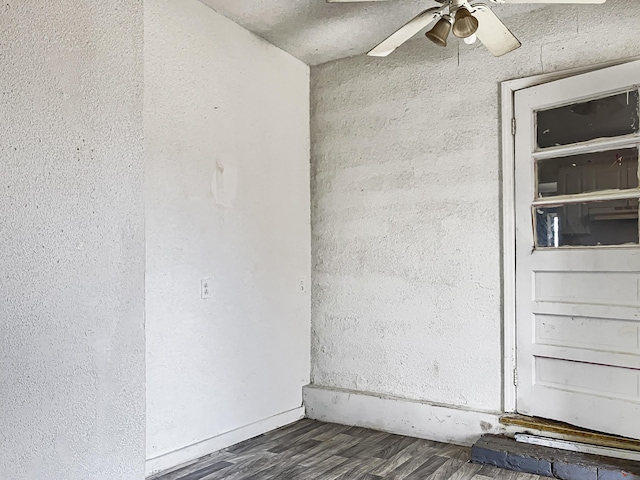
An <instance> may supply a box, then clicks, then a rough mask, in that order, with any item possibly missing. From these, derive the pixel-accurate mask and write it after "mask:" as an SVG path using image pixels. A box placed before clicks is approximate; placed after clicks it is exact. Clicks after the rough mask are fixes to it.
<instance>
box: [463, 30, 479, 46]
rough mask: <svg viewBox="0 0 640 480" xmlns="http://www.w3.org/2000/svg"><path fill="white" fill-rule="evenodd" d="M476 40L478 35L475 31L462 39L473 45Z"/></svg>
mask: <svg viewBox="0 0 640 480" xmlns="http://www.w3.org/2000/svg"><path fill="white" fill-rule="evenodd" d="M477 41H478V36H477V35H476V34H475V33H474V34H473V35H471V36H469V37H467V38H465V39H464V43H466V44H467V45H473V44H474V43H476V42H477Z"/></svg>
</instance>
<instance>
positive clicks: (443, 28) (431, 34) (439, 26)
mask: <svg viewBox="0 0 640 480" xmlns="http://www.w3.org/2000/svg"><path fill="white" fill-rule="evenodd" d="M449 33H451V17H450V16H449V15H445V16H443V17H442V18H441V19H440V20H438V22H437V23H436V24H435V26H434V27H433V28H432V29H431V30H429V31H428V32H427V33H426V37H427V38H428V39H429V40H431V41H432V42H433V43H435V44H436V45H440V46H441V47H446V46H447V38H448V37H449Z"/></svg>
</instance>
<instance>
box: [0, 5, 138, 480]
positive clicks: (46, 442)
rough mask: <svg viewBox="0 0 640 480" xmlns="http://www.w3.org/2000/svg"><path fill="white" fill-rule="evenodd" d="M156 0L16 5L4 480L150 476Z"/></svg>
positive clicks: (8, 145) (8, 77)
mask: <svg viewBox="0 0 640 480" xmlns="http://www.w3.org/2000/svg"><path fill="white" fill-rule="evenodd" d="M142 27H143V23H142V2H141V1H138V0H134V1H126V2H125V1H119V2H116V4H114V2H93V1H78V0H61V1H57V2H42V1H40V0H20V1H13V0H7V1H5V2H3V3H2V5H1V6H0V32H2V33H1V39H0V43H1V47H0V65H2V67H1V68H0V91H1V94H0V110H1V111H2V116H3V118H2V123H1V125H0V130H1V133H0V157H1V159H2V160H1V161H0V179H1V181H2V183H1V185H0V215H1V216H2V222H0V245H1V246H2V248H1V253H0V339H1V341H0V365H1V368H0V404H1V405H2V407H1V410H2V413H1V414H0V452H1V453H0V477H1V478H3V479H10V480H22V479H24V480H27V479H28V480H33V479H38V480H90V479H101V480H104V479H109V480H134V479H142V478H144V382H145V373H144V205H143V143H142V136H143V134H142V103H143V90H142V77H143V67H142V54H143V46H142V42H143V29H142Z"/></svg>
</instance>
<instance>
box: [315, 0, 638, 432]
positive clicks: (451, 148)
mask: <svg viewBox="0 0 640 480" xmlns="http://www.w3.org/2000/svg"><path fill="white" fill-rule="evenodd" d="M496 11H497V12H498V13H499V14H500V15H501V16H502V17H503V18H504V20H505V21H506V23H507V24H508V25H509V26H510V28H511V29H512V30H513V31H514V32H515V33H516V34H517V35H518V37H519V38H520V40H522V42H523V47H522V48H521V49H520V50H518V51H516V52H514V53H511V54H509V55H507V56H505V57H502V58H494V57H492V56H491V55H490V54H489V53H488V52H487V51H486V50H485V49H484V47H482V46H481V45H480V44H478V45H475V46H467V45H465V44H464V43H462V42H458V41H456V40H453V39H452V40H451V42H450V44H449V46H448V47H447V48H444V49H440V48H438V47H436V46H435V45H433V44H431V43H429V42H428V41H427V40H426V39H425V38H424V36H420V38H417V39H416V40H414V41H412V42H410V43H408V44H406V45H404V46H403V47H401V48H400V49H399V50H397V51H396V52H395V53H393V54H392V55H391V56H389V57H387V58H385V59H374V58H369V57H365V56H360V57H356V58H350V59H344V60H340V61H336V62H332V63H328V64H325V65H322V66H319V67H317V68H313V69H312V110H313V114H312V252H313V272H314V281H313V298H312V312H313V313H312V382H313V383H314V384H316V385H318V386H327V387H333V388H338V389H349V390H354V391H360V392H371V393H376V394H383V395H392V396H396V397H401V398H407V399H414V400H420V401H426V402H434V403H442V404H448V405H455V406H456V407H465V408H469V409H475V410H488V411H499V410H500V409H501V384H502V381H501V369H502V360H501V359H502V354H501V315H502V314H501V245H500V243H501V230H500V228H501V227H500V215H501V203H500V202H501V200H500V190H501V187H500V118H499V115H500V111H499V82H501V81H503V80H507V79H512V78H518V77H525V76H530V75H535V74H539V73H543V72H550V71H555V70H561V69H567V68H571V67H577V66H587V65H590V64H594V63H597V62H603V61H609V60H613V59H618V58H624V57H629V56H634V55H640V29H638V22H639V20H640V3H639V2H628V1H622V0H609V1H608V2H607V3H606V4H605V5H591V6H584V5H583V6H546V7H542V6H535V7H534V6H504V7H500V8H496ZM326 408H327V409H331V408H332V407H331V405H328V406H327V407H326ZM325 413H326V412H325ZM367 415H368V413H367V412H366V411H360V417H361V418H363V417H367ZM327 418H330V417H327ZM369 420H370V422H368V423H367V424H368V425H369V426H374V427H375V426H380V425H382V423H383V420H382V419H380V418H378V419H376V418H372V419H369ZM352 421H354V422H355V421H358V419H357V418H355V417H354V418H353V419H352ZM415 421H421V420H420V419H415ZM360 422H361V423H362V421H361V419H360Z"/></svg>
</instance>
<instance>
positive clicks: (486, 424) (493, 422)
mask: <svg viewBox="0 0 640 480" xmlns="http://www.w3.org/2000/svg"><path fill="white" fill-rule="evenodd" d="M303 398H304V405H305V408H306V411H307V416H308V417H309V418H313V419H315V420H320V421H325V422H332V423H339V424H343V425H354V426H358V427H365V428H372V429H374V430H381V431H384V432H390V433H396V434H399V435H406V436H410V437H418V438H425V439H429V440H437V441H440V442H447V443H455V444H458V445H472V444H473V443H475V442H476V441H477V440H478V439H479V438H480V437H481V436H482V435H483V434H485V433H502V431H503V430H504V427H503V426H502V425H501V424H500V415H501V414H500V413H499V412H482V411H476V410H469V409H463V408H459V407H455V406H447V405H435V404H430V403H424V402H419V401H415V400H409V399H404V398H396V397H387V396H380V395H376V394H371V393H363V392H356V391H351V390H339V389H333V388H327V387H321V386H316V385H308V386H306V387H304V393H303Z"/></svg>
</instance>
